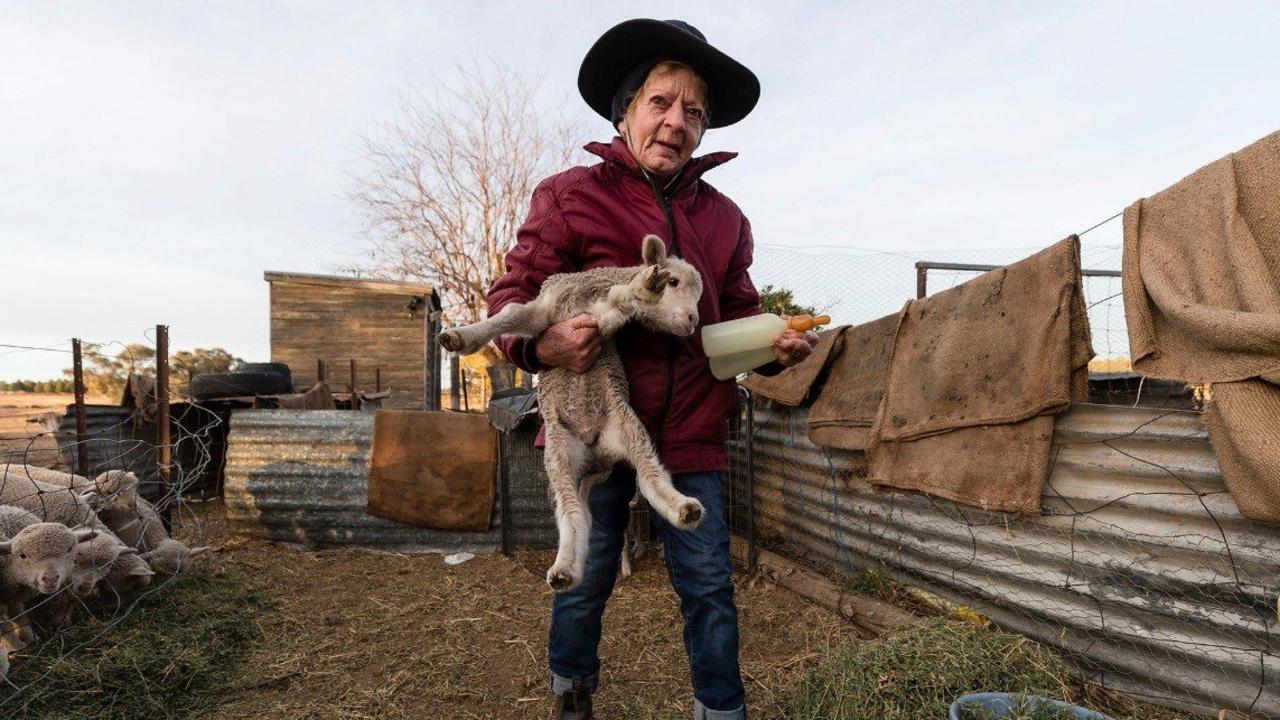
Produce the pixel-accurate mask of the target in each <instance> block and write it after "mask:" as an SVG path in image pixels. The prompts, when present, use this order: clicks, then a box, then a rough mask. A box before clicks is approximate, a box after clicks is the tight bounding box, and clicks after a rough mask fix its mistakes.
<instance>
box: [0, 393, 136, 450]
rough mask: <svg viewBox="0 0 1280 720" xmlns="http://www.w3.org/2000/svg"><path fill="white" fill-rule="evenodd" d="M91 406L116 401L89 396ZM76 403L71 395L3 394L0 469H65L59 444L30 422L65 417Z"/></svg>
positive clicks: (37, 425)
mask: <svg viewBox="0 0 1280 720" xmlns="http://www.w3.org/2000/svg"><path fill="white" fill-rule="evenodd" d="M84 401H85V402H86V403H89V404H91V405H106V404H114V401H113V399H111V398H107V397H104V396H99V395H86V396H85V399H84ZM73 402H75V396H73V395H72V394H71V393H25V392H7V391H0V465H3V464H5V463H25V464H28V465H40V466H43V467H57V468H63V469H65V468H66V464H65V463H64V462H63V460H62V457H61V456H60V455H59V454H58V443H57V441H56V440H55V439H54V437H53V435H52V434H51V433H47V432H45V428H44V425H43V424H42V423H39V422H28V420H30V419H36V418H39V417H40V416H42V415H47V414H50V413H54V414H57V415H59V416H60V415H62V414H63V413H64V412H65V411H66V408H67V406H68V405H70V404H71V403H73Z"/></svg>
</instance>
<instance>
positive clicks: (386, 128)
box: [350, 63, 581, 324]
mask: <svg viewBox="0 0 1280 720" xmlns="http://www.w3.org/2000/svg"><path fill="white" fill-rule="evenodd" d="M536 91H537V83H536V82H534V80H533V79H532V78H531V77H530V76H528V75H525V74H522V73H520V72H517V71H515V70H512V69H511V68H508V67H505V66H502V65H498V64H496V63H493V64H489V65H487V66H485V67H483V68H482V67H481V65H480V64H479V63H472V64H471V65H470V66H465V67H462V66H460V67H458V68H457V69H456V71H455V73H453V74H452V75H451V76H450V77H449V79H448V81H447V82H440V83H436V84H435V86H434V87H433V88H432V89H431V90H430V91H428V92H426V93H406V94H404V95H403V96H402V98H401V104H400V108H399V116H398V117H397V118H396V119H395V120H393V121H391V122H388V123H385V124H384V125H382V126H381V127H380V128H379V129H378V131H377V132H375V133H368V134H365V135H363V136H362V137H361V138H360V148H361V150H362V152H363V154H364V156H365V160H366V161H367V165H366V169H365V170H364V172H363V173H362V174H359V175H355V176H354V177H353V181H354V189H353V191H352V192H351V195H350V198H351V200H352V202H353V204H354V205H355V207H356V209H357V211H358V213H359V214H360V215H361V216H362V218H363V220H364V222H365V225H366V230H367V232H368V235H369V238H370V241H371V247H370V248H369V249H368V254H367V258H368V262H367V263H366V264H364V265H362V266H360V267H359V268H356V269H359V270H361V271H362V272H366V273H370V274H373V275H379V276H383V277H393V278H398V279H412V280H419V281H422V282H426V283H429V284H431V285H432V286H434V287H435V288H436V290H437V292H439V293H440V295H441V298H442V301H443V303H444V306H445V315H446V319H447V321H448V322H449V323H452V324H461V323H472V322H476V321H478V320H480V319H483V318H484V316H485V312H486V310H487V307H488V305H487V303H486V302H485V294H486V292H487V291H488V289H489V285H490V284H492V282H493V281H494V280H495V279H496V278H497V277H498V276H499V275H501V274H502V272H503V257H504V256H505V255H506V252H507V250H508V248H510V246H511V245H512V244H513V243H514V242H515V236H516V229H517V228H519V226H520V223H521V222H522V221H523V220H524V217H525V215H526V214H527V213H528V207H529V197H530V195H531V194H532V192H533V189H534V187H536V185H537V183H538V182H539V181H540V180H541V179H542V178H544V177H546V176H548V175H550V174H552V173H554V172H557V171H559V170H561V169H563V168H565V167H567V166H568V165H569V163H570V161H571V159H572V157H573V155H574V152H575V149H576V146H577V145H578V144H580V143H579V141H580V138H581V131H580V130H579V129H578V128H577V126H576V123H575V122H572V121H570V120H568V119H566V118H565V117H563V116H561V115H559V114H557V113H555V112H548V111H547V110H546V109H545V108H541V107H539V106H538V104H537V97H536V96H537V92H536Z"/></svg>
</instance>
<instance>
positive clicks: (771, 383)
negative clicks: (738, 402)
mask: <svg viewBox="0 0 1280 720" xmlns="http://www.w3.org/2000/svg"><path fill="white" fill-rule="evenodd" d="M847 327H849V326H848V325H841V326H839V327H835V328H831V329H829V330H823V331H822V332H820V333H818V344H817V345H816V346H814V348H813V352H812V353H810V354H809V357H807V358H805V359H804V360H803V361H802V362H799V363H797V364H795V365H792V366H791V367H789V368H785V369H784V370H783V371H782V372H780V373H778V374H777V375H760V374H757V373H751V374H750V375H748V376H746V377H745V378H743V379H742V380H740V381H739V382H738V384H739V385H741V386H743V387H745V388H746V389H748V390H750V391H751V392H753V393H755V394H757V395H760V396H762V397H767V398H769V399H770V400H775V401H777V402H779V403H781V404H783V405H790V406H792V407H794V406H796V405H799V404H800V403H802V402H804V400H805V398H806V397H808V396H809V391H810V390H811V389H813V388H814V382H815V381H816V380H817V379H818V378H819V376H820V375H821V374H822V371H823V370H826V369H827V364H828V362H829V361H830V360H831V358H832V356H833V355H835V354H836V353H838V352H839V350H840V346H841V345H842V344H843V340H842V333H843V331H844V329H845V328H847Z"/></svg>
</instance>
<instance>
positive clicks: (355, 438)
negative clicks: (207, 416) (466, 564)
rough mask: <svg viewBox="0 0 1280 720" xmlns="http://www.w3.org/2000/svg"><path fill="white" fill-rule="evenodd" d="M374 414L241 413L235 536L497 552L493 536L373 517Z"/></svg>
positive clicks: (233, 488)
mask: <svg viewBox="0 0 1280 720" xmlns="http://www.w3.org/2000/svg"><path fill="white" fill-rule="evenodd" d="M372 443H373V414H372V413H363V412H350V411H346V410H237V411H235V412H233V413H232V415H231V434H230V436H229V438H228V441H227V465H226V478H225V486H224V497H225V500H226V507H227V523H228V525H229V526H230V528H231V530H232V532H233V533H236V534H240V535H247V536H251V537H258V538H265V539H268V540H274V541H276V542H285V543H294V544H300V545H304V546H307V547H324V546H336V545H351V546H361V547H369V548H377V549H380V550H393V551H397V552H426V551H432V550H448V551H451V552H452V551H457V550H470V551H473V552H476V551H481V552H483V551H489V550H494V549H496V548H497V547H498V541H499V527H498V517H497V512H496V507H497V503H495V504H494V505H495V512H494V516H493V521H492V525H491V527H490V529H489V530H488V531H486V532H455V531H449V530H428V529H424V528H419V527H415V526H413V525H406V524H404V523H398V522H394V521H391V520H384V519H382V518H376V517H372V516H370V515H367V514H365V503H366V501H367V488H368V484H367V474H368V467H369V449H370V447H371V445H372Z"/></svg>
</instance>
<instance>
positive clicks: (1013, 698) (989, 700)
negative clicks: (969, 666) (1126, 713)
mask: <svg viewBox="0 0 1280 720" xmlns="http://www.w3.org/2000/svg"><path fill="white" fill-rule="evenodd" d="M1019 704H1029V705H1032V706H1033V707H1034V706H1036V705H1045V704H1048V705H1052V706H1053V707H1055V708H1060V709H1064V710H1069V711H1071V712H1073V713H1075V717H1076V718H1077V720H1111V718H1108V717H1107V716H1106V715H1103V714H1102V713H1100V712H1096V711H1094V710H1087V709H1085V708H1082V707H1080V706H1079V705H1072V704H1071V703H1066V702H1062V701H1061V700H1051V699H1049V698H1044V697H1039V696H1036V695H1021V694H1015V695H1011V694H1009V693H996V692H989V693H974V694H972V695H965V696H964V697H962V698H960V699H959V700H956V701H955V702H953V703H951V710H950V712H949V713H948V715H947V717H948V718H949V719H950V720H968V718H967V717H966V716H965V715H961V714H960V713H961V711H963V710H975V711H977V713H978V714H977V715H976V717H979V718H982V720H988V718H990V720H998V719H999V718H1003V717H1006V716H1008V714H1009V713H1011V712H1013V710H1015V709H1016V708H1017V707H1018V706H1019Z"/></svg>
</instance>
